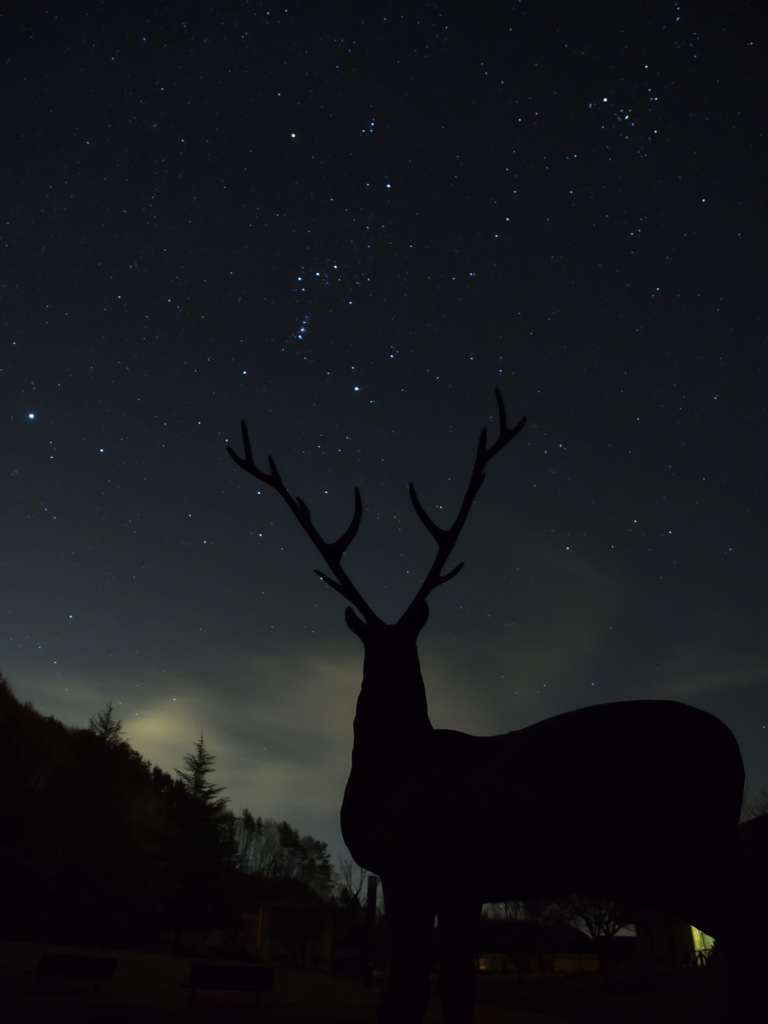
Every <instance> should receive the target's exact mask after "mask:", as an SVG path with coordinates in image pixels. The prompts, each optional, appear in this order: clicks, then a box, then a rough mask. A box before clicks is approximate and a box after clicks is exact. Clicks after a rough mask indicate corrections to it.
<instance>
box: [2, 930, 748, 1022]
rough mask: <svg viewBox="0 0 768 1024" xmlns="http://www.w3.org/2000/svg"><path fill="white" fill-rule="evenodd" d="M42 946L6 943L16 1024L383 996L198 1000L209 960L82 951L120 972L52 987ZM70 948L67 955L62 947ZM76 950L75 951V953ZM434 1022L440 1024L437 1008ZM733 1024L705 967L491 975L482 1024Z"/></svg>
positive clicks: (341, 1011)
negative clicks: (606, 984)
mask: <svg viewBox="0 0 768 1024" xmlns="http://www.w3.org/2000/svg"><path fill="white" fill-rule="evenodd" d="M43 948H45V949H52V948H53V947H49V946H46V947H41V946H35V945H30V944H25V943H2V944H0V987H1V990H2V1002H0V1016H1V1017H2V1019H3V1020H4V1021H5V1022H6V1024H17V1022H19V1024H21V1022H24V1024H38V1022H39V1024H49V1022H50V1024H54V1022H55V1024H214V1022H219V1021H222V1022H224V1024H241V1022H243V1024H244V1022H245V1021H248V1022H249V1024H252V1022H254V1021H258V1022H259V1024H314V1022H321V1021H322V1022H330V1021H339V1022H343V1024H371V1022H372V1021H373V1019H374V1009H373V1008H374V1004H375V1000H376V996H377V992H376V990H373V989H369V988H365V987H363V986H362V985H361V984H359V983H356V982H350V981H342V980H339V979H336V978H330V977H327V976H325V975H321V974H313V973H309V972H301V971H293V970H289V969H287V968H278V970H277V972H276V976H275V988H274V991H273V992H271V993H267V994H265V995H263V996H262V997H261V1003H260V1005H259V1006H258V1007H257V1006H256V1004H255V998H254V997H253V996H252V995H249V994H246V993H220V992H202V993H200V994H198V997H197V1000H196V1002H195V1003H194V1004H191V1003H190V1000H189V993H188V992H187V991H186V990H185V989H183V988H180V987H179V986H180V983H181V982H183V981H185V980H186V978H187V977H188V974H189V964H190V963H192V962H195V960H196V959H197V960H199V958H192V957H175V956H170V955H164V954H152V953H140V952H133V951H120V950H110V951H105V950H88V951H85V950H77V952H93V953H106V952H109V953H110V954H111V955H118V956H119V958H120V960H119V964H118V968H117V973H116V975H115V977H114V979H113V980H112V981H111V982H108V983H107V984H105V985H104V986H102V989H101V991H100V992H99V993H98V994H97V995H94V993H93V989H92V986H91V985H89V984H86V983H83V982H75V981H58V980H53V979H51V980H48V981H44V982H43V983H42V984H41V985H40V987H39V989H36V988H35V981H34V978H33V977H32V976H31V974H30V973H29V972H31V971H32V970H33V969H34V967H35V965H36V964H37V960H38V957H39V954H40V952H41V950H42V949H43ZM62 951H65V950H62ZM72 952H75V951H74V950H72ZM427 1020H428V1022H429V1024H438V1022H439V1021H440V1013H439V1009H438V1007H437V1004H436V1002H435V1001H434V1000H433V1002H432V1004H431V1005H430V1010H429V1015H428V1018H427ZM694 1020H695V1021H696V1022H697V1024H727V1021H728V1016H727V1014H724V1013H723V1011H722V1005H721V1002H720V995H719V986H718V985H717V979H715V978H712V977H708V976H707V975H706V972H704V971H701V970H693V969H691V970H688V971H684V972H674V973H672V972H670V973H655V974H653V975H648V974H646V975H640V974H636V975H634V976H631V977H627V978H624V979H621V980H620V982H619V984H618V987H617V990H616V991H615V992H614V993H606V992H605V991H604V990H603V988H602V987H601V984H600V982H599V979H597V978H595V977H593V976H584V977H571V978H547V979H543V978H541V979H529V980H525V981H523V982H522V983H520V984H516V983H515V982H514V981H513V979H511V978H509V977H503V976H490V977H482V978H480V979H479V986H478V1006H477V1010H476V1013H475V1024H608V1022H610V1024H647V1022H653V1024H683V1022H685V1024H688V1022H690V1021H694Z"/></svg>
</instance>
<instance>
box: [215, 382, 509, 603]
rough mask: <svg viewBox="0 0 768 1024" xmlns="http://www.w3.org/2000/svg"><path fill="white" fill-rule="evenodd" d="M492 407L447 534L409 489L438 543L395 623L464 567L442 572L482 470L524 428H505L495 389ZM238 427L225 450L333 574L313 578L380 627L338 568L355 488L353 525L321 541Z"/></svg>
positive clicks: (351, 533) (349, 535)
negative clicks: (490, 426) (494, 429)
mask: <svg viewBox="0 0 768 1024" xmlns="http://www.w3.org/2000/svg"><path fill="white" fill-rule="evenodd" d="M496 405H497V406H498V410H499V436H498V438H497V439H496V440H495V441H494V443H493V444H492V445H491V446H490V448H489V447H488V431H487V430H483V431H482V432H481V434H480V440H479V441H478V445H477V454H476V455H475V462H474V465H473V466H472V473H471V475H470V478H469V484H468V485H467V489H466V491H465V493H464V498H463V500H462V502H461V506H460V508H459V511H458V513H457V515H456V518H455V519H454V521H453V523H452V525H451V526H449V527H448V528H447V529H444V528H443V527H441V526H438V525H437V523H436V522H435V521H434V519H432V518H431V516H429V515H428V514H427V512H426V511H425V509H424V506H423V505H422V504H421V502H420V501H419V498H418V495H417V494H416V488H415V487H414V486H413V484H409V485H408V487H409V491H410V495H411V501H412V502H413V507H414V508H415V509H416V514H417V515H418V517H419V519H420V520H421V521H422V523H423V524H424V526H426V528H427V529H428V530H429V532H430V533H431V534H432V536H433V537H434V539H435V542H436V543H437V553H436V555H435V558H434V561H433V562H432V565H431V566H430V569H429V571H428V572H427V575H426V577H425V579H424V582H423V583H422V584H421V586H420V587H419V589H418V591H417V593H416V596H415V597H414V598H413V600H412V601H411V603H410V605H409V606H408V608H407V610H406V611H405V612H404V614H403V615H402V616H401V617H400V621H402V620H403V619H405V618H406V616H408V615H409V614H410V613H411V612H412V611H413V610H414V609H415V608H416V607H417V606H419V605H422V604H424V603H425V602H426V599H427V597H428V596H429V595H430V594H431V593H432V591H433V590H435V588H436V587H439V586H440V585H441V584H442V583H447V582H448V580H452V579H453V577H454V576H455V575H456V574H457V573H458V572H460V571H461V569H462V568H463V566H464V563H463V562H459V564H458V565H456V566H454V568H453V569H451V570H450V571H449V572H443V570H444V568H445V563H446V562H447V561H448V558H449V557H450V555H451V552H452V551H453V549H454V547H455V545H456V541H457V540H458V539H459V534H460V533H461V531H462V529H463V528H464V523H465V522H466V520H467V516H468V515H469V510H470V509H471V508H472V503H473V502H474V500H475V498H476V497H477V492H478V491H479V490H480V488H481V486H482V483H483V480H485V467H486V466H487V465H488V463H489V462H490V461H491V459H492V458H493V457H494V456H495V455H497V454H498V453H499V452H500V451H501V449H502V448H504V447H505V445H507V444H509V442H510V441H511V440H512V438H513V437H516V436H517V435H518V434H519V433H520V431H521V430H522V429H523V427H524V426H525V424H526V417H525V416H523V418H522V419H521V420H520V422H519V423H518V424H517V425H516V426H514V427H511V428H510V427H509V426H507V413H506V409H505V408H504V399H503V398H502V397H501V392H500V391H499V390H498V388H497V389H496ZM240 427H241V430H242V432H243V452H244V454H243V455H238V454H237V452H236V451H235V450H234V449H233V448H231V447H230V446H229V445H227V451H228V452H229V454H230V455H231V456H232V458H233V459H234V461H235V462H236V463H237V464H238V466H239V467H240V468H241V469H244V470H245V471H246V472H247V473H250V474H251V476H255V477H256V479H257V480H261V482H262V483H264V484H267V485H268V486H269V487H271V488H272V489H273V490H275V491H277V493H278V494H279V495H280V496H281V497H282V499H283V501H284V502H285V503H286V505H287V506H288V508H289V509H290V510H291V512H293V514H294V516H295V517H296V519H297V520H298V521H299V524H300V525H301V528H302V529H303V530H304V532H305V533H306V535H307V536H308V537H309V539H310V540H311V541H312V543H313V544H314V546H315V547H316V548H317V550H318V551H319V552H320V555H321V557H322V558H323V561H324V562H325V564H326V565H327V566H328V568H329V569H330V570H331V572H332V573H333V575H332V576H329V575H328V574H327V573H324V572H321V570H320V569H315V572H316V573H317V575H318V576H319V577H320V579H321V580H323V581H324V582H325V583H327V584H328V586H329V587H333V589H334V590H335V591H337V593H339V594H341V595H342V597H345V598H346V599H347V600H348V601H349V602H350V604H353V605H354V606H355V608H357V610H358V611H359V612H360V613H361V615H362V616H363V618H364V619H365V620H366V622H369V623H371V622H378V621H380V620H379V619H378V616H377V615H376V614H375V612H374V611H373V610H372V609H371V607H370V606H369V604H368V602H367V601H366V600H365V598H364V597H363V596H362V594H361V593H360V591H359V590H358V589H357V587H356V586H355V585H354V583H353V582H352V580H351V579H350V578H349V576H348V575H347V574H346V572H345V571H344V568H343V567H342V564H341V559H342V557H343V555H344V553H345V551H346V550H347V548H348V547H349V545H350V544H351V543H352V541H353V540H354V539H355V537H356V536H357V531H358V530H359V529H360V522H361V520H362V518H363V499H362V498H361V497H360V490H359V488H357V487H356V488H355V509H354V512H353V513H352V519H351V521H350V524H349V526H348V527H347V528H346V530H345V531H344V533H342V535H341V536H340V537H339V538H338V539H337V540H334V541H327V540H325V538H324V537H322V536H321V534H320V533H319V531H318V529H317V527H316V526H315V524H314V523H313V522H312V514H311V512H310V511H309V508H308V507H307V505H306V504H305V502H303V501H302V499H301V498H299V497H293V495H292V494H291V493H290V492H289V491H288V488H287V487H286V486H285V484H284V483H283V480H282V477H281V476H280V473H279V472H278V469H277V466H276V465H275V460H274V459H273V458H272V456H271V455H270V456H269V457H268V460H267V461H268V463H269V472H265V471H264V470H263V469H259V467H258V466H257V465H256V463H255V462H254V459H253V451H252V449H251V440H250V437H249V436H248V428H247V427H246V425H245V420H241V422H240Z"/></svg>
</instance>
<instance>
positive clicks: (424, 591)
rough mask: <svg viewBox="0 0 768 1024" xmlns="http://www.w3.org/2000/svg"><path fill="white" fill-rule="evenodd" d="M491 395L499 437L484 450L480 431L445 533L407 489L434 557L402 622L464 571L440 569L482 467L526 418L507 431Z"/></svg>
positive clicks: (478, 482)
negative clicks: (460, 497)
mask: <svg viewBox="0 0 768 1024" xmlns="http://www.w3.org/2000/svg"><path fill="white" fill-rule="evenodd" d="M495 391H496V405H497V407H498V411H499V436H498V438H497V439H496V440H495V441H494V443H493V444H492V445H491V447H490V448H488V447H487V444H488V431H487V430H486V429H483V430H482V432H481V434H480V439H479V441H478V444H477V454H476V455H475V462H474V465H473V466H472V473H471V475H470V478H469V484H468V485H467V489H466V491H465V493H464V498H463V500H462V502H461V506H460V508H459V511H458V513H457V515H456V518H455V519H454V521H453V523H452V524H451V526H449V527H448V528H447V529H443V527H441V526H438V525H437V523H436V522H435V521H434V519H432V517H431V516H430V515H428V514H427V512H426V511H425V509H424V506H423V505H422V504H421V502H420V501H419V498H418V495H417V494H416V488H415V487H414V486H413V484H409V485H408V489H409V492H410V495H411V502H412V503H413V507H414V508H415V509H416V514H417V515H418V517H419V519H420V520H421V521H422V523H423V524H424V526H426V528H427V529H428V530H429V532H430V533H431V534H432V536H433V537H434V539H435V542H436V543H437V554H436V555H435V558H434V561H433V562H432V565H431V566H430V568H429V571H428V572H427V575H426V577H425V579H424V582H423V583H422V584H421V586H420V587H419V589H418V591H417V593H416V596H415V597H414V599H413V600H412V601H411V603H410V605H409V606H408V609H407V610H406V612H405V613H404V615H403V616H402V618H405V617H406V616H407V615H408V614H409V613H410V612H411V610H412V609H413V608H415V607H416V606H417V605H419V604H421V603H422V602H424V601H426V599H427V597H428V596H429V595H430V594H431V593H432V591H433V590H435V588H436V587H439V586H440V585H441V584H442V583H447V582H448V580H452V579H453V577H454V576H455V575H456V574H457V573H459V572H461V570H462V568H463V567H464V563H463V562H459V564H458V565H456V566H454V567H453V569H451V570H450V571H449V572H446V573H444V572H443V569H444V568H445V563H446V562H447V561H448V558H449V557H450V554H451V552H452V551H453V549H454V547H455V545H456V541H457V540H458V539H459V534H460V533H461V531H462V529H463V528H464V523H465V522H466V520H467V516H468V515H469V510H470V509H471V508H472V503H473V502H474V500H475V498H476V497H477V492H478V491H479V490H480V488H481V487H482V484H483V480H485V467H486V466H487V465H488V463H489V462H490V461H491V459H492V458H493V457H494V455H498V453H499V452H500V451H501V449H502V448H504V447H505V446H506V445H508V444H509V442H510V441H511V440H512V438H513V437H516V436H517V435H518V434H519V433H520V431H521V430H522V429H523V427H524V426H525V424H526V422H527V417H526V416H523V418H522V419H521V420H520V422H519V423H518V424H516V426H514V427H511V428H510V427H508V426H507V411H506V409H505V408H504V399H503V398H502V397H501V392H500V391H499V389H498V388H496V389H495Z"/></svg>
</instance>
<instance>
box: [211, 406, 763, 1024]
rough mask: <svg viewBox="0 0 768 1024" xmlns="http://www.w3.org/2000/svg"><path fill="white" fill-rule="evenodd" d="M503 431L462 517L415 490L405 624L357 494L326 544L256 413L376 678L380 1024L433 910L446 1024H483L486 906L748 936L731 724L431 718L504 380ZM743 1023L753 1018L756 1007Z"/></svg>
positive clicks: (422, 997)
mask: <svg viewBox="0 0 768 1024" xmlns="http://www.w3.org/2000/svg"><path fill="white" fill-rule="evenodd" d="M496 401H497V406H498V420H499V428H498V437H497V439H496V440H495V441H494V442H493V443H492V444H490V445H489V444H488V436H487V431H486V430H483V431H482V433H481V435H480V439H479V443H478V447H477V454H476V456H475V460H474V464H473V466H472V471H471V474H470V478H469V483H468V485H467V488H466V491H465V493H464V496H463V498H462V501H461V505H460V507H459V510H458V513H457V515H456V517H455V519H454V521H453V523H452V524H451V525H450V526H448V527H447V528H443V527H441V526H439V525H438V524H437V523H436V522H435V521H434V520H433V519H432V517H431V516H430V515H429V514H428V513H427V512H426V511H425V509H424V507H423V505H422V504H421V502H420V500H419V498H418V496H417V494H416V491H415V489H414V487H413V484H411V485H410V497H411V501H412V504H413V506H414V509H415V511H416V514H417V515H418V517H419V519H420V520H421V522H422V523H423V524H424V526H425V527H426V529H427V531H428V532H429V533H430V535H431V536H432V538H433V539H434V541H435V543H436V547H437V551H436V554H435V557H434V560H433V562H432V565H431V566H430V568H429V570H428V571H427V573H426V575H425V578H424V580H423V582H422V583H421V585H420V586H419V588H418V591H417V592H416V594H415V596H414V598H413V600H412V601H411V603H410V604H409V606H408V607H407V608H406V610H405V611H404V612H403V614H402V615H401V616H400V618H399V619H398V620H397V622H395V623H394V624H388V623H385V622H383V621H382V620H381V619H380V618H379V617H378V616H377V615H376V613H375V612H374V611H373V610H372V608H371V607H370V605H369V604H368V602H367V601H366V599H365V598H364V597H363V595H362V594H361V592H360V591H359V590H358V588H357V586H356V585H355V584H354V583H353V581H352V580H351V579H350V577H349V576H348V574H347V572H346V571H345V569H344V567H343V565H342V558H343V556H344V553H345V552H346V551H347V549H348V548H349V545H350V544H351V543H352V541H353V540H354V538H355V536H356V535H357V532H358V530H359V527H360V523H361V520H362V516H363V504H362V499H361V496H360V491H359V490H358V489H355V492H354V494H355V497H354V512H353V515H352V519H351V522H350V524H349V526H348V527H347V528H346V530H345V531H344V532H343V533H342V535H341V536H340V537H339V538H338V539H337V540H334V541H328V540H326V539H324V538H323V537H322V536H321V535H320V533H319V532H318V530H317V528H316V527H315V525H314V523H313V522H312V517H311V513H310V510H309V508H308V506H307V505H306V504H305V503H304V502H303V501H302V500H301V498H298V497H293V496H292V495H291V494H290V493H289V491H288V489H287V488H286V486H285V484H284V483H283V480H282V478H281V476H280V473H279V472H278V469H277V466H276V464H275V462H274V460H273V459H272V458H271V457H270V458H269V460H268V465H269V469H268V470H267V471H263V470H261V469H259V468H258V466H257V465H256V463H255V462H254V459H253V454H252V449H251V443H250V439H249V435H248V430H247V428H246V425H245V423H244V422H243V423H242V441H243V452H244V454H243V455H242V456H240V455H239V454H237V453H236V452H235V451H234V450H233V449H232V448H231V447H228V451H229V454H230V455H231V456H232V458H233V459H234V460H235V462H236V463H237V465H238V466H240V467H241V468H242V469H244V470H246V471H247V472H248V473H250V474H252V475H253V476H254V477H256V478H257V479H258V480H260V481H261V482H262V483H264V484H267V485H268V486H269V487H271V488H273V489H274V490H275V491H277V493H278V494H279V495H280V496H281V497H282V499H283V500H284V502H285V503H286V504H287V505H288V507H289V508H290V510H291V512H292V513H293V515H294V516H295V517H296V519H297V520H298V522H299V524H300V525H301V527H302V529H303V530H304V531H305V533H306V534H307V536H308V537H309V539H310V540H311V542H312V543H313V545H314V546H315V548H316V549H317V551H318V552H319V553H320V555H321V556H322V558H323V560H324V562H325V565H326V567H327V569H328V570H329V572H328V573H326V572H325V571H321V570H315V571H316V572H317V574H318V575H319V576H320V578H321V579H322V580H324V581H325V582H326V583H327V584H328V585H329V586H330V587H331V588H332V589H333V590H335V591H337V592H338V593H339V594H341V595H342V597H344V598H345V599H346V600H347V602H348V603H349V606H350V607H348V608H347V610H346V622H347V625H348V626H349V628H350V629H351V630H352V632H353V633H355V635H356V636H357V637H359V639H360V640H361V641H362V644H363V649H364V664H363V681H362V687H361V690H360V695H359V698H358V701H357V709H356V714H355V719H354V744H353V749H352V767H351V771H350V775H349V780H348V782H347V786H346V790H345V792H344V799H343V803H342V807H341V827H342V834H343V836H344V840H345V842H346V844H347V846H348V848H349V850H350V852H351V854H352V856H353V857H354V859H355V860H356V861H357V863H358V864H360V865H361V866H362V867H364V868H366V869H367V870H369V871H371V872H374V873H375V874H377V875H379V877H380V878H381V882H382V888H383V893H384V901H385V910H386V927H387V933H388V943H389V981H388V984H387V987H386V989H385V990H384V991H383V993H382V996H381V999H380V1003H379V1010H378V1018H377V1019H378V1020H379V1021H380V1022H386V1024H394V1022H397V1024H415V1022H418V1021H421V1020H422V1018H423V1015H424V1012H425V1009H426V1005H427V1001H428V972H429V960H430V955H431V940H432V932H433V927H434V922H435V918H436V917H437V920H438V923H439V933H440V947H441V948H440V963H441V967H440V979H439V991H440V1000H441V1004H442V1010H443V1017H444V1020H445V1021H446V1022H449V1024H469V1022H470V1021H471V1018H472V1010H473V1003H474V972H473V962H472V953H473V933H474V926H475V923H476V921H477V919H478V917H479V914H480V910H481V907H482V904H483V903H487V902H494V901H501V900H534V899H553V898H557V897H561V896H566V895H568V894H570V893H574V892H584V893H589V894H592V895H596V896H602V897H606V898H611V899H615V900H620V901H623V902H625V903H629V904H635V905H643V906H646V907H653V908H658V909H661V910H664V911H668V912H670V913H672V914H674V915H676V916H678V917H682V918H683V919H685V920H687V921H689V922H691V923H695V924H697V925H698V926H699V927H700V928H702V929H703V930H705V931H706V932H708V933H709V934H713V935H715V936H720V935H727V936H728V938H729V939H730V938H732V937H733V936H734V935H737V934H738V933H739V929H740V928H741V926H742V923H743V914H742V916H741V917H740V916H739V914H740V911H739V910H738V909H735V908H741V907H743V903H744V899H745V895H744V893H743V892H742V891H741V889H740V888H739V884H738V883H737V881H735V879H736V877H737V874H738V869H737V859H736V844H735V837H736V830H737V823H738V818H739V812H740V806H741V800H742V789H743V782H744V775H743V768H742V761H741V756H740V753H739V749H738V746H737V744H736V741H735V739H734V737H733V735H732V733H731V732H730V731H729V729H728V728H727V727H726V726H725V725H724V724H723V723H722V722H720V721H719V720H718V719H717V718H715V717H713V716H712V715H710V714H708V713H706V712H704V711H701V710H698V709H696V708H694V707H690V706H686V705H683V704H679V703H676V702H673V701H657V700H648V701H642V700H641V701H631V702H619V703H613V704H602V705H597V706H592V707H587V708H584V709H582V710H578V711H572V712H568V713H566V714H562V715H558V716H557V717H555V718H550V719H548V720H546V721H543V722H540V723H538V724H535V725H531V726H528V727H527V728H523V729H519V730H517V731H512V732H508V733H505V734H503V735H500V736H484V737H477V736H468V735H465V734H464V733H461V732H454V731H453V730H445V729H435V728H433V727H432V724H431V723H430V720H429V714H428V711H427V699H426V693H425V688H424V682H423V679H422V675H421V669H420V666H419V658H418V652H417V639H418V636H419V632H420V631H421V629H422V628H423V627H424V625H425V624H426V622H427V618H428V614H429V610H428V606H427V599H428V598H429V596H430V595H431V594H432V592H433V591H434V590H435V589H436V588H437V587H439V586H442V585H443V584H444V583H446V582H447V581H449V580H451V579H453V578H454V577H455V576H456V574H457V573H458V572H459V571H460V569H461V568H462V564H463V563H459V564H457V565H456V566H455V567H453V568H452V569H450V570H447V571H446V563H447V561H448V559H449V558H450V556H451V554H452V552H453V549H454V547H455V545H456V542H457V540H458V538H459V535H460V533H461V531H462V529H463V527H464V524H465V522H466V520H467V516H468V515H469V511H470V509H471V507H472V504H473V502H474V500H475V498H476V497H477V494H478V492H479V490H480V488H481V486H482V484H483V481H484V478H485V471H486V468H487V466H488V464H489V462H490V461H491V460H492V459H493V458H494V457H495V456H496V455H498V454H499V452H501V451H502V449H503V448H505V447H506V446H507V445H508V444H509V442H510V441H512V439H513V438H515V437H516V436H517V435H518V434H519V433H520V431H521V430H522V429H523V427H524V425H525V422H526V420H525V418H523V419H521V420H520V422H519V423H517V424H516V425H515V426H513V427H509V426H508V424H507V417H506V411H505V407H504V402H503V399H502V397H501V394H500V393H499V392H498V391H497V392H496ZM745 1019H746V1018H745Z"/></svg>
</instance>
